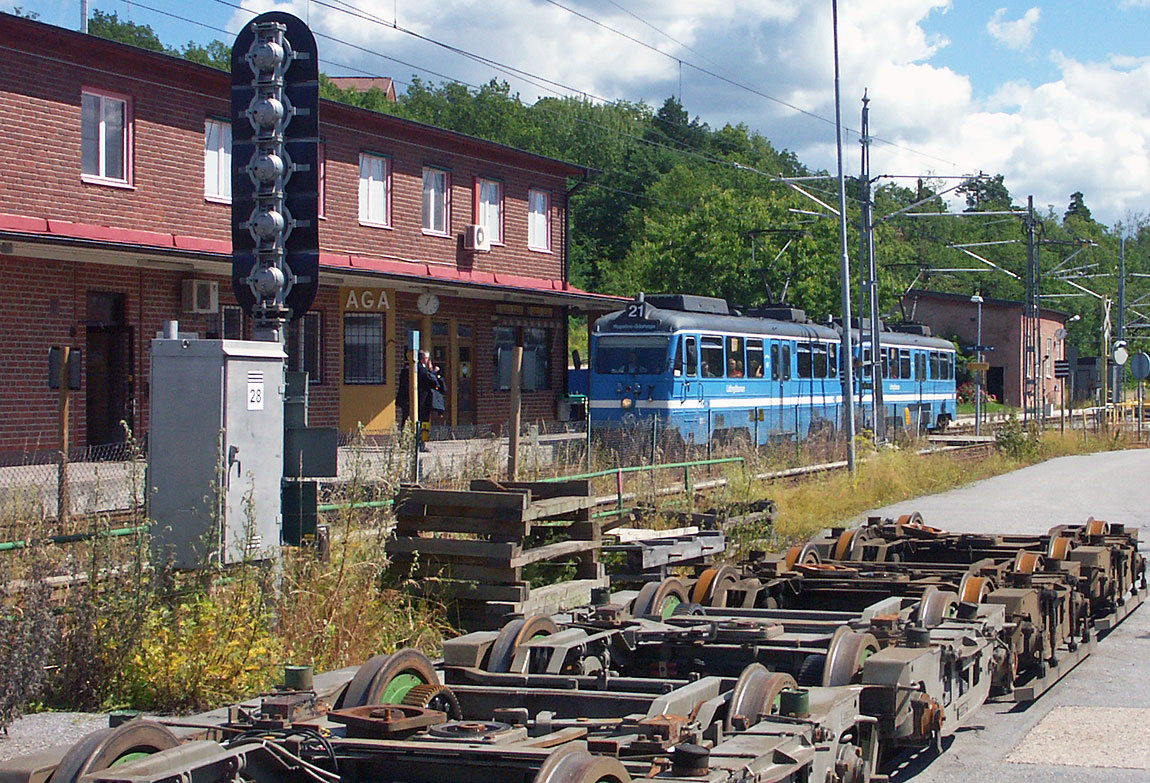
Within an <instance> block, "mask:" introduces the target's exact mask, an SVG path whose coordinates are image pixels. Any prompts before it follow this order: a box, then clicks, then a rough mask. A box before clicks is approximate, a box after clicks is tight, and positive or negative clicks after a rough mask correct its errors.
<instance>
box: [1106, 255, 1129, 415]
mask: <svg viewBox="0 0 1150 783" xmlns="http://www.w3.org/2000/svg"><path fill="white" fill-rule="evenodd" d="M1117 326H1118V328H1117V330H1116V331H1117V332H1118V338H1117V339H1118V341H1119V342H1120V343H1125V342H1126V237H1122V238H1121V239H1120V240H1119V241H1118V325H1117ZM1106 353H1107V355H1109V354H1110V346H1109V345H1107V346H1106ZM1107 365H1109V359H1107ZM1125 380H1126V365H1125V364H1115V365H1114V391H1113V392H1112V395H1113V396H1112V401H1113V402H1114V403H1116V404H1117V403H1120V402H1123V401H1124V400H1125V398H1126V389H1125V386H1126V384H1125Z"/></svg>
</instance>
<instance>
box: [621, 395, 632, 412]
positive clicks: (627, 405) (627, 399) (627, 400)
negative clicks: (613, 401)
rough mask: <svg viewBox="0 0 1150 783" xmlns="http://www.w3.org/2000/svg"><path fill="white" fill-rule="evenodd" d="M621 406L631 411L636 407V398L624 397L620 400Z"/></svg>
mask: <svg viewBox="0 0 1150 783" xmlns="http://www.w3.org/2000/svg"><path fill="white" fill-rule="evenodd" d="M619 406H620V407H622V408H623V410H625V411H629V410H631V409H632V408H634V407H635V399H634V398H633V397H624V398H623V399H621V400H619Z"/></svg>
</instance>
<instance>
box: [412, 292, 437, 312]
mask: <svg viewBox="0 0 1150 783" xmlns="http://www.w3.org/2000/svg"><path fill="white" fill-rule="evenodd" d="M416 306H417V307H419V312H421V313H423V314H424V315H435V314H436V313H438V312H439V297H438V296H436V295H435V294H420V295H419V301H417V302H416Z"/></svg>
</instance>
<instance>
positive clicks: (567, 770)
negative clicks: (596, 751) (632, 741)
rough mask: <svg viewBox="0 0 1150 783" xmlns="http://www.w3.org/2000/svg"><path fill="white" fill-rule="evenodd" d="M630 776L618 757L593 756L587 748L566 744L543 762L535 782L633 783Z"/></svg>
mask: <svg viewBox="0 0 1150 783" xmlns="http://www.w3.org/2000/svg"><path fill="white" fill-rule="evenodd" d="M630 781H631V775H630V773H628V772H627V769H626V767H624V766H623V764H622V762H620V761H619V759H617V758H613V757H611V756H593V755H591V754H590V753H589V752H588V751H587V749H586V748H583V747H580V746H578V745H564V746H562V747H560V748H559V749H558V750H557V751H555V752H554V753H552V754H551V755H549V756H548V757H547V759H546V760H545V761H544V762H543V766H542V767H540V768H539V772H538V773H537V774H536V775H535V781H534V783H630Z"/></svg>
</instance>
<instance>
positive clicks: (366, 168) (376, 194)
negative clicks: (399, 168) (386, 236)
mask: <svg viewBox="0 0 1150 783" xmlns="http://www.w3.org/2000/svg"><path fill="white" fill-rule="evenodd" d="M359 222H360V223H366V224H367V225H371V226H391V159H390V158H388V157H387V156H385V155H372V154H370V153H367V152H363V153H360V156H359Z"/></svg>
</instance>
